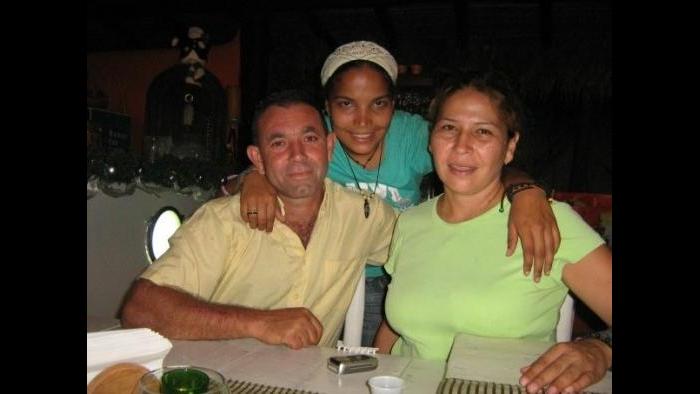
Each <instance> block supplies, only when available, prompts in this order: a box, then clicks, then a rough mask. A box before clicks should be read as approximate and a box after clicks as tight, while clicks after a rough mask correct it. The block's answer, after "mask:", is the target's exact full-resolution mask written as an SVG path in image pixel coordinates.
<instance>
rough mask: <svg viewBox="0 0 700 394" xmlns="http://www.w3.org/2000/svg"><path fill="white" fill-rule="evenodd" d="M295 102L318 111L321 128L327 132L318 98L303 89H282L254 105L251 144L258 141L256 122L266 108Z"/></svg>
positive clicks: (258, 133) (256, 143)
mask: <svg viewBox="0 0 700 394" xmlns="http://www.w3.org/2000/svg"><path fill="white" fill-rule="evenodd" d="M295 104H306V105H308V106H310V107H312V108H314V109H315V110H316V112H317V113H318V117H319V119H320V120H321V125H322V126H323V129H324V130H325V131H326V132H328V129H327V128H326V122H325V121H324V119H323V115H322V113H321V106H320V105H319V103H318V100H317V99H315V97H314V95H312V94H311V93H309V92H307V91H305V90H300V89H288V90H282V91H278V92H273V93H270V94H269V95H268V96H267V97H265V98H264V99H262V100H261V101H260V102H259V103H258V104H257V105H256V106H255V113H254V114H253V145H258V143H259V142H260V141H259V140H260V130H258V122H259V120H260V116H261V115H262V114H263V112H265V111H266V110H267V109H268V108H270V107H272V106H278V107H284V108H288V107H290V106H292V105H295Z"/></svg>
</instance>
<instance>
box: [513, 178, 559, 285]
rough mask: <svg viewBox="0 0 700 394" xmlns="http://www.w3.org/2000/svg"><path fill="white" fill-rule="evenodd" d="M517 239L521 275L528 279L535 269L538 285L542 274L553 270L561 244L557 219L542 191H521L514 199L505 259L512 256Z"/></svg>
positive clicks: (534, 189) (536, 189) (534, 273)
mask: <svg viewBox="0 0 700 394" xmlns="http://www.w3.org/2000/svg"><path fill="white" fill-rule="evenodd" d="M518 238H520V242H522V246H523V272H524V273H525V275H526V276H527V275H529V274H530V270H531V269H532V268H533V267H534V272H533V279H534V281H535V282H539V281H540V277H541V276H542V272H543V271H544V273H545V275H549V272H550V271H551V270H552V261H553V260H554V254H555V253H556V251H557V250H558V249H559V243H560V242H561V238H560V237H559V227H558V226H557V220H556V218H555V217H554V213H553V212H552V207H551V206H550V205H549V201H547V198H546V195H545V194H544V192H543V191H542V189H539V188H532V189H528V190H523V191H521V192H519V193H517V194H516V195H515V196H513V202H512V204H511V209H510V216H509V217H508V249H507V251H506V256H511V255H512V254H513V252H514V251H515V247H516V246H517V245H518Z"/></svg>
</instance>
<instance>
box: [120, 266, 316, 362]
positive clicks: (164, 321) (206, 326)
mask: <svg viewBox="0 0 700 394" xmlns="http://www.w3.org/2000/svg"><path fill="white" fill-rule="evenodd" d="M121 320H122V326H123V327H125V328H132V327H149V328H151V329H153V330H155V331H157V332H159V333H160V334H162V335H164V336H166V337H168V338H171V339H195V340H197V339H199V340H211V339H235V338H257V339H259V340H261V341H262V342H265V343H268V344H272V345H276V344H285V345H287V346H289V347H290V348H292V349H299V348H302V347H305V346H311V345H316V344H318V342H319V340H320V339H321V334H322V333H323V326H322V325H321V323H320V322H319V321H318V319H317V318H316V317H315V316H314V315H313V314H312V313H311V312H310V311H309V310H308V309H306V308H286V309H277V310H256V309H250V308H245V307H239V306H229V305H219V304H212V303H208V302H204V301H201V300H198V299H196V298H195V297H193V296H191V295H189V294H187V293H184V292H181V291H178V290H175V289H172V288H169V287H165V286H159V285H156V284H154V283H153V282H151V281H149V280H147V279H138V280H137V281H136V282H135V283H134V285H133V287H132V289H131V291H130V293H129V295H128V296H127V300H126V302H125V304H124V308H123V310H122V316H121Z"/></svg>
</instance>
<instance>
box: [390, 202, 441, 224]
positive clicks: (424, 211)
mask: <svg viewBox="0 0 700 394" xmlns="http://www.w3.org/2000/svg"><path fill="white" fill-rule="evenodd" d="M436 201H437V197H436V198H433V199H430V200H427V201H423V202H421V203H420V204H417V205H414V206H412V207H409V208H407V209H406V210H405V211H403V212H401V214H400V215H399V220H400V221H403V222H404V223H415V222H421V221H423V220H426V219H428V218H430V217H431V216H432V213H433V210H434V209H435V203H436Z"/></svg>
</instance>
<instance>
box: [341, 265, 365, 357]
mask: <svg viewBox="0 0 700 394" xmlns="http://www.w3.org/2000/svg"><path fill="white" fill-rule="evenodd" d="M364 316H365V270H364V269H363V270H362V275H361V276H360V280H359V282H357V287H356V288H355V295H353V296H352V301H351V302H350V307H349V308H348V311H347V313H346V314H345V328H344V329H343V343H344V344H345V346H362V324H363V323H364Z"/></svg>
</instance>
